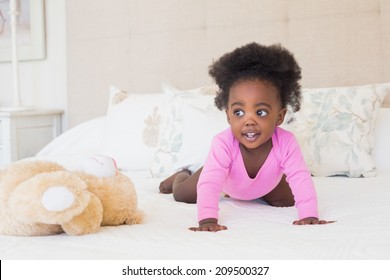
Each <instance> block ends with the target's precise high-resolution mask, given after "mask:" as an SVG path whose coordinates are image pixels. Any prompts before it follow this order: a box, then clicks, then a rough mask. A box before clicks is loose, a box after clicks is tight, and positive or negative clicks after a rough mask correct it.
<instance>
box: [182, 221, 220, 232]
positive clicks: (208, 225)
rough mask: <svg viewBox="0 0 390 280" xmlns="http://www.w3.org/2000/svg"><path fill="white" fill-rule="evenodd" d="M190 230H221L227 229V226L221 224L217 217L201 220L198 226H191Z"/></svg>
mask: <svg viewBox="0 0 390 280" xmlns="http://www.w3.org/2000/svg"><path fill="white" fill-rule="evenodd" d="M189 230H192V231H212V232H217V231H220V230H227V227H226V226H221V225H219V224H218V221H217V219H205V220H202V221H200V222H199V226H198V227H190V228H189Z"/></svg>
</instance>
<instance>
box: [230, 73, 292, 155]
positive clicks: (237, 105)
mask: <svg viewBox="0 0 390 280" xmlns="http://www.w3.org/2000/svg"><path fill="white" fill-rule="evenodd" d="M226 114H227V118H228V122H229V124H230V126H231V128H232V131H233V134H234V136H235V137H236V139H237V140H238V141H239V142H240V143H241V144H242V145H244V146H245V147H246V148H247V149H255V148H258V147H260V146H261V145H263V144H264V143H266V142H267V141H269V140H270V139H271V137H272V134H273V132H274V130H275V128H276V127H277V126H278V125H280V124H282V123H283V120H284V116H285V114H286V109H283V108H282V106H281V100H280V97H279V92H278V90H277V89H276V87H275V86H273V85H272V84H271V83H269V82H267V81H261V80H246V81H241V82H238V83H236V84H234V85H233V86H232V87H231V88H230V91H229V101H228V106H227V109H226Z"/></svg>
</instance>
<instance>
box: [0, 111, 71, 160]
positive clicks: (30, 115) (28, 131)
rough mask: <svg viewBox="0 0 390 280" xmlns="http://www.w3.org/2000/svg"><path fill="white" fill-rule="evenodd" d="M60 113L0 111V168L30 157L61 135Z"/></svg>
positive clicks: (61, 112)
mask: <svg viewBox="0 0 390 280" xmlns="http://www.w3.org/2000/svg"><path fill="white" fill-rule="evenodd" d="M62 114H63V111H61V110H28V111H10V112H5V111H0V167H1V166H4V165H7V164H9V163H11V162H13V161H15V160H19V159H23V158H26V157H30V156H34V155H35V154H36V153H37V152H38V151H39V150H40V149H42V148H43V147H44V146H45V145H46V144H48V143H49V142H50V141H51V140H52V139H54V138H55V137H56V136H58V135H59V134H60V133H61V115H62Z"/></svg>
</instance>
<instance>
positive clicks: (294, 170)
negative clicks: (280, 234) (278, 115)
mask: <svg viewBox="0 0 390 280" xmlns="http://www.w3.org/2000/svg"><path fill="white" fill-rule="evenodd" d="M272 144H273V147H272V149H271V152H270V154H269V155H268V157H267V159H266V161H265V162H264V164H263V166H262V167H261V169H260V170H259V172H258V174H257V176H256V177H255V178H253V179H252V178H250V177H249V176H248V174H247V172H246V169H245V165H244V161H243V158H242V155H241V152H240V149H239V143H238V141H237V140H236V139H235V138H234V136H233V134H232V131H231V129H230V128H229V129H227V130H225V131H223V132H221V133H220V134H218V135H217V136H216V137H215V138H214V139H213V142H212V145H211V149H210V152H209V155H208V158H207V160H206V162H205V164H204V167H203V171H202V174H201V176H200V178H199V182H198V187H197V192H198V201H197V204H198V219H199V221H201V220H203V219H206V218H216V219H218V211H219V207H218V204H219V198H220V194H221V192H224V193H227V194H229V196H230V197H233V198H236V199H241V200H252V199H257V198H260V197H262V196H264V195H265V194H267V193H269V192H270V191H271V190H272V189H273V188H275V187H276V185H277V184H278V183H279V181H280V179H281V177H282V175H283V173H284V174H286V180H287V182H288V183H289V185H290V187H291V190H292V193H293V195H294V199H295V206H296V208H297V210H298V216H299V219H303V218H306V217H318V210H317V196H316V192H315V188H314V184H313V180H312V178H311V175H310V172H309V170H308V168H307V166H306V164H305V161H304V159H303V156H302V153H301V150H300V148H299V145H298V143H297V141H296V139H295V137H294V135H293V134H292V133H290V132H288V131H286V130H283V129H282V128H279V127H278V128H277V129H276V130H275V133H274V134H273V136H272Z"/></svg>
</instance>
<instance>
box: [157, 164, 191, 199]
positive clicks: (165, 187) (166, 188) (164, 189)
mask: <svg viewBox="0 0 390 280" xmlns="http://www.w3.org/2000/svg"><path fill="white" fill-rule="evenodd" d="M182 172H185V173H188V174H190V175H191V171H189V170H188V169H183V170H180V171H177V172H176V173H174V174H172V175H171V176H169V177H168V178H167V179H165V180H164V181H162V182H161V183H160V187H159V189H160V193H165V194H169V193H172V185H173V181H174V180H175V178H176V176H177V175H179V174H180V173H182Z"/></svg>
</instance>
